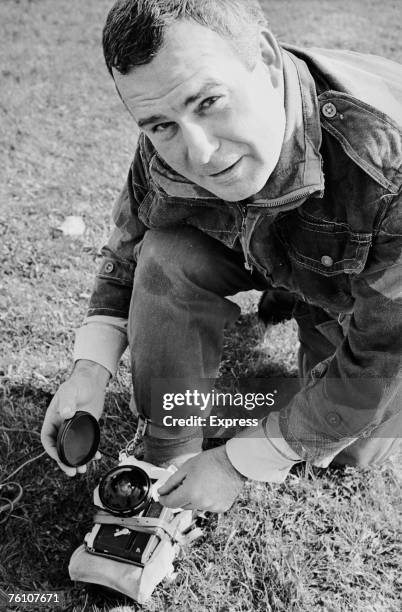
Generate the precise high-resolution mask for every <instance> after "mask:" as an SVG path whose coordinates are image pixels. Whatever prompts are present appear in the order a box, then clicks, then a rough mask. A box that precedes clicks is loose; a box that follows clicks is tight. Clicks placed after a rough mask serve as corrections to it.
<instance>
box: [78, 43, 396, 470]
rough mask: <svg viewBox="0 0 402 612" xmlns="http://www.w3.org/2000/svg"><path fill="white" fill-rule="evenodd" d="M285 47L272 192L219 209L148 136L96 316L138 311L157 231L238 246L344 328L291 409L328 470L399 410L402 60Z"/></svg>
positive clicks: (126, 194)
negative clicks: (329, 460)
mask: <svg viewBox="0 0 402 612" xmlns="http://www.w3.org/2000/svg"><path fill="white" fill-rule="evenodd" d="M282 50H283V60H284V76H285V92H286V94H285V105H286V116H287V126H286V134H285V139H284V144H283V149H282V153H281V157H280V161H279V163H278V165H277V167H276V169H275V171H274V173H273V175H271V177H270V179H269V181H268V182H267V184H266V185H265V187H264V188H263V189H262V191H261V192H260V193H258V194H256V195H255V196H254V197H252V198H249V199H248V200H247V201H244V202H239V203H234V202H222V200H219V199H218V198H217V197H215V196H214V195H212V194H211V193H209V192H207V191H205V190H203V189H202V188H201V187H199V186H198V185H195V184H193V183H191V182H189V181H188V180H187V179H185V178H184V177H182V176H180V175H178V174H177V173H175V172H174V171H173V170H172V169H171V168H170V167H169V166H167V165H166V163H164V161H163V160H162V159H161V158H160V157H159V156H158V154H157V152H156V151H155V149H154V148H153V146H152V144H151V143H150V141H149V140H148V139H147V138H146V137H145V136H144V135H143V134H142V135H141V136H140V138H139V142H138V146H137V151H136V154H135V158H134V161H133V164H132V166H131V168H130V172H129V176H128V180H127V183H126V185H125V187H124V189H123V191H122V193H121V194H120V197H119V198H118V200H117V202H116V205H115V208H114V215H113V218H114V223H115V229H114V231H113V233H112V235H111V237H110V240H109V242H108V244H107V246H106V247H104V249H103V255H104V259H103V262H102V265H101V269H100V272H99V274H98V276H97V280H96V285H95V289H94V291H93V294H92V297H91V303H90V308H89V312H88V316H89V317H91V316H94V315H109V316H110V315H111V316H115V317H127V316H128V309H129V304H130V298H131V291H132V284H133V276H134V272H135V265H136V264H135V261H136V255H137V253H138V249H139V247H140V244H141V240H142V237H143V235H144V232H146V231H147V229H148V228H163V227H169V226H172V225H190V226H194V227H196V228H199V229H200V230H202V231H203V232H205V233H207V234H209V235H210V236H212V237H213V238H215V239H217V240H220V241H221V242H223V243H224V244H225V245H227V246H228V247H235V245H236V244H238V242H239V241H240V243H241V245H242V249H243V253H244V260H245V266H246V267H247V268H248V269H250V270H251V269H256V270H258V271H259V272H261V273H262V274H263V275H264V276H265V277H266V279H267V281H268V282H269V283H270V284H271V285H272V286H273V287H280V288H285V289H287V290H289V291H292V292H294V293H295V294H297V295H298V296H299V297H300V299H301V300H304V301H305V302H306V303H308V304H312V305H315V306H318V307H320V308H322V309H324V310H326V311H327V312H328V314H329V315H330V316H332V317H334V318H335V319H336V318H338V320H339V321H340V322H342V321H347V326H346V325H345V336H344V339H343V341H342V342H341V343H340V345H339V347H338V348H337V350H336V352H335V353H334V355H333V356H332V357H331V358H330V359H327V360H326V361H325V362H322V363H320V364H318V366H316V367H315V368H314V370H313V372H312V373H311V376H310V377H309V379H308V380H307V381H306V384H305V385H304V387H303V388H302V390H301V391H300V392H299V393H298V394H297V395H296V396H295V397H294V398H293V400H292V401H291V403H290V404H289V405H288V406H287V407H286V408H285V409H283V410H282V411H281V415H280V427H281V431H282V434H283V436H284V438H285V439H286V441H287V442H288V444H289V445H290V446H291V447H292V448H293V449H294V450H295V451H296V452H297V454H298V455H299V456H300V457H301V458H303V459H309V460H311V461H313V462H316V463H317V462H318V463H319V461H320V460H321V459H322V458H324V457H326V456H328V455H329V454H331V455H334V454H336V452H337V449H338V450H341V448H343V447H344V446H345V439H347V438H356V437H362V436H369V435H370V434H371V432H372V431H373V430H374V429H375V428H376V427H377V426H378V425H380V424H381V423H384V422H386V421H387V420H388V419H389V418H390V417H391V416H393V415H394V414H395V413H396V412H397V411H400V409H401V406H402V385H401V382H402V380H401V375H402V371H401V370H402V368H401V362H402V194H401V186H402V127H401V126H402V66H399V65H398V64H395V63H394V62H391V61H388V60H385V59H382V58H379V57H377V56H368V55H361V54H357V53H351V52H343V51H328V50H322V49H313V50H308V51H306V50H302V49H299V48H296V47H290V46H285V45H283V47H282ZM346 328H347V329H346ZM395 435H398V434H397V432H396V433H395Z"/></svg>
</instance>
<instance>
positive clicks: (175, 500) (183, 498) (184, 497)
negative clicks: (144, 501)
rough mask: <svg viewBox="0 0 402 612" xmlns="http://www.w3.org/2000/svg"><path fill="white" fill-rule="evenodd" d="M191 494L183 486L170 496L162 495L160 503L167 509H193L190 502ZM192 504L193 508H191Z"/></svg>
mask: <svg viewBox="0 0 402 612" xmlns="http://www.w3.org/2000/svg"><path fill="white" fill-rule="evenodd" d="M189 497H190V496H189V494H188V492H187V490H186V488H185V487H184V486H183V485H180V486H179V487H178V488H176V489H175V490H174V491H173V492H172V493H170V494H169V495H161V496H160V497H159V502H160V503H161V504H162V506H165V507H166V508H183V507H186V509H187V507H188V508H190V507H193V505H192V502H191V501H190V500H189ZM190 504H191V506H190Z"/></svg>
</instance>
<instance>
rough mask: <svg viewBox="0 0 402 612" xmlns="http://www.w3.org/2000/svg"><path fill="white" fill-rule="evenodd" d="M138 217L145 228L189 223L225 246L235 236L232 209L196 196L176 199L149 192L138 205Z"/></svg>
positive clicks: (235, 226) (236, 231)
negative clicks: (194, 197)
mask: <svg viewBox="0 0 402 612" xmlns="http://www.w3.org/2000/svg"><path fill="white" fill-rule="evenodd" d="M138 217H139V218H140V220H141V221H142V222H143V223H144V225H145V226H146V227H148V228H149V229H163V228H167V227H171V226H177V225H190V226H192V227H195V228H197V229H199V230H201V231H202V232H204V233H205V234H208V235H210V236H211V237H212V238H215V239H216V240H219V241H221V242H223V243H224V244H226V245H227V246H229V247H232V246H233V245H234V243H235V240H236V237H237V235H238V227H237V224H236V215H235V212H234V210H233V208H230V207H223V206H222V204H214V202H213V201H209V200H205V201H204V200H202V199H200V198H198V199H190V198H187V199H185V198H176V197H172V196H167V195H161V194H159V193H157V192H154V191H150V192H149V193H148V194H147V196H146V197H145V199H144V200H143V201H142V203H141V204H140V206H139V209H138Z"/></svg>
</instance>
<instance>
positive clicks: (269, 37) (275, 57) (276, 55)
mask: <svg viewBox="0 0 402 612" xmlns="http://www.w3.org/2000/svg"><path fill="white" fill-rule="evenodd" d="M260 52H261V57H262V60H263V62H264V64H265V65H266V66H267V68H268V70H269V73H270V75H271V81H272V86H273V87H275V88H276V87H280V86H281V85H282V83H283V61H282V53H281V49H280V47H279V45H278V42H277V40H276V38H275V37H274V35H273V34H272V33H271V32H270V31H269V30H268V29H266V28H264V29H263V30H261V32H260Z"/></svg>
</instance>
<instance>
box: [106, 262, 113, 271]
mask: <svg viewBox="0 0 402 612" xmlns="http://www.w3.org/2000/svg"><path fill="white" fill-rule="evenodd" d="M113 270H114V265H113V264H112V263H111V262H110V261H109V262H108V263H107V264H106V265H105V272H106V274H110V273H111V272H113Z"/></svg>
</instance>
